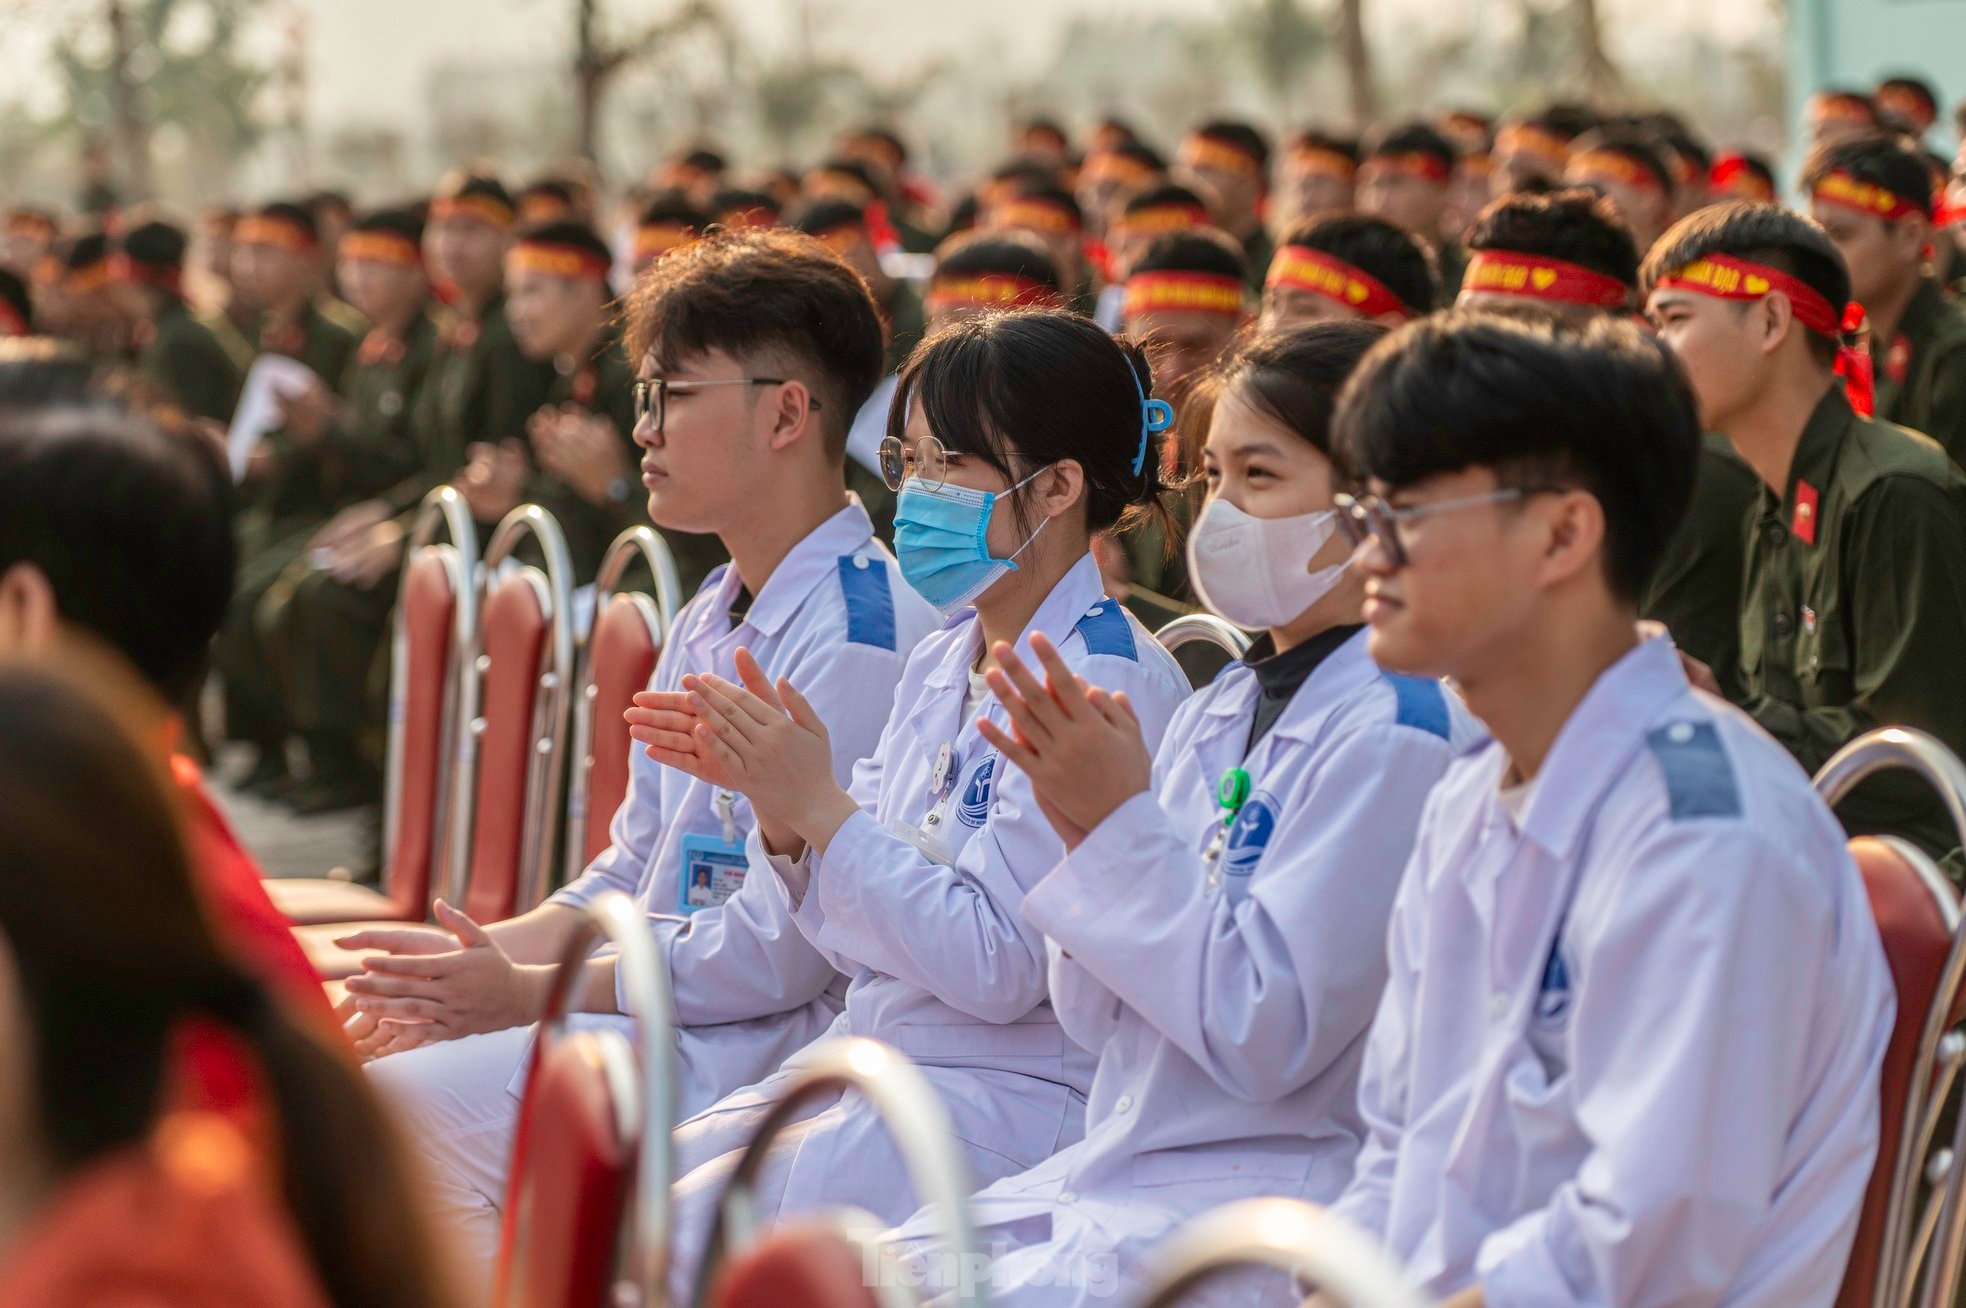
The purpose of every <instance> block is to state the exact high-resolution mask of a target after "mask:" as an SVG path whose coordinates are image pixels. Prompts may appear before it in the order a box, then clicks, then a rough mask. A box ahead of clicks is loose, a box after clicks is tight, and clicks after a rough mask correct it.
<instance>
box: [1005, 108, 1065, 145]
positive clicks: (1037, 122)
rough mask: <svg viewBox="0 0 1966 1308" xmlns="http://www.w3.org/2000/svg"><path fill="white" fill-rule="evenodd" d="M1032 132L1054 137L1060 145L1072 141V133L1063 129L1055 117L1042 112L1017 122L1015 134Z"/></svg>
mask: <svg viewBox="0 0 1966 1308" xmlns="http://www.w3.org/2000/svg"><path fill="white" fill-rule="evenodd" d="M1034 132H1035V133H1036V134H1038V135H1040V136H1053V137H1056V138H1057V139H1058V141H1059V143H1060V144H1061V145H1070V144H1071V143H1072V135H1071V133H1070V132H1067V131H1066V130H1065V127H1064V125H1063V124H1062V123H1060V122H1059V121H1058V120H1057V119H1056V118H1051V117H1047V116H1046V115H1044V114H1038V115H1035V116H1034V117H1030V118H1026V119H1024V120H1023V121H1022V122H1020V123H1018V124H1017V134H1018V135H1019V136H1029V135H1031V134H1032V133H1034Z"/></svg>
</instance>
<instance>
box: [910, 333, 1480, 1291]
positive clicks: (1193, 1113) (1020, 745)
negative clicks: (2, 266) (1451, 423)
mask: <svg viewBox="0 0 1966 1308" xmlns="http://www.w3.org/2000/svg"><path fill="white" fill-rule="evenodd" d="M1384 334H1385V329H1384V328H1382V327H1378V326H1374V325H1370V324H1365V323H1325V324H1318V325H1313V326H1307V327H1301V328H1296V329H1293V330H1290V331H1287V332H1284V333H1281V334H1277V335H1271V336H1266V337H1259V338H1257V339H1256V340H1254V341H1253V342H1250V343H1247V344H1244V345H1243V346H1241V347H1240V348H1239V349H1237V350H1235V351H1234V352H1233V353H1232V354H1231V355H1230V356H1229V357H1228V358H1227V359H1226V360H1225V361H1224V362H1223V363H1222V364H1220V365H1219V367H1218V369H1217V371H1216V372H1215V374H1214V376H1213V377H1212V378H1211V379H1210V380H1209V382H1208V385H1209V387H1210V391H1211V395H1212V399H1213V412H1212V418H1211V421H1210V425H1209V429H1208V434H1207V441H1206V443H1205V444H1204V446H1203V447H1202V458H1203V467H1204V469H1205V474H1206V477H1207V487H1208V496H1207V499H1206V501H1205V502H1204V504H1203V508H1202V512H1201V515H1200V517H1199V518H1198V519H1197V521H1196V524H1195V529H1194V533H1193V535H1192V536H1191V537H1190V543H1189V555H1188V557H1189V563H1190V566H1191V569H1192V574H1191V575H1192V576H1193V578H1194V580H1195V583H1196V586H1197V588H1198V589H1199V591H1200V592H1201V594H1203V595H1204V596H1206V597H1207V599H1208V601H1209V603H1210V605H1211V606H1212V607H1214V608H1215V609H1216V610H1217V611H1218V612H1220V613H1221V614H1222V615H1223V616H1225V617H1227V618H1229V619H1230V620H1231V621H1233V622H1235V623H1237V624H1238V625H1240V626H1243V627H1248V628H1253V629H1257V630H1259V631H1260V632H1261V634H1260V635H1259V636H1258V638H1257V640H1256V643H1255V645H1254V646H1253V647H1252V648H1251V650H1250V652H1249V655H1248V657H1247V659H1246V660H1245V662H1244V663H1243V664H1240V665H1231V667H1230V668H1229V670H1227V671H1225V672H1224V673H1223V674H1222V675H1221V676H1220V677H1219V678H1218V679H1217V680H1216V681H1215V682H1214V683H1213V684H1212V685H1210V686H1209V687H1208V688H1207V689H1206V690H1204V691H1202V692H1201V693H1200V694H1198V695H1196V696H1195V697H1194V698H1193V699H1191V700H1190V701H1189V702H1188V703H1187V704H1186V705H1184V706H1183V707H1182V709H1181V711H1180V712H1179V713H1178V714H1176V715H1175V719H1174V723H1173V725H1172V726H1170V727H1169V728H1168V731H1167V734H1166V735H1165V737H1164V738H1162V739H1161V741H1160V745H1159V750H1158V753H1156V752H1154V749H1153V745H1154V741H1153V737H1152V735H1151V734H1148V735H1144V736H1143V734H1142V733H1141V731H1140V730H1139V728H1138V726H1137V725H1136V723H1135V717H1136V714H1135V713H1133V712H1131V711H1129V706H1128V703H1127V701H1128V699H1129V698H1130V695H1128V694H1121V693H1115V692H1113V691H1111V690H1109V688H1105V687H1103V686H1099V685H1097V684H1095V685H1094V686H1093V687H1090V688H1086V689H1084V690H1081V688H1080V687H1079V686H1078V685H1077V684H1076V681H1077V678H1078V676H1080V675H1086V679H1087V680H1089V681H1091V682H1094V683H1097V682H1098V676H1097V674H1096V673H1092V674H1081V673H1079V672H1078V671H1077V669H1075V668H1074V667H1073V666H1072V661H1071V660H1070V659H1069V658H1064V659H1061V658H1060V657H1059V651H1058V650H1055V649H1053V648H1052V647H1051V646H1050V645H1048V644H1046V643H1045V642H1044V641H1042V640H1032V641H1031V642H1030V644H1031V646H1032V647H1033V648H1034V649H1035V650H1036V652H1037V654H1038V662H1039V665H1040V666H1038V667H1035V668H1034V667H1032V666H1031V665H1030V663H1029V661H1028V660H1026V659H1024V658H1022V657H1021V655H1020V654H1019V653H1016V652H1013V651H1011V650H1009V649H1002V650H999V651H998V657H999V661H1000V665H1001V666H1000V668H999V670H997V671H994V672H992V673H991V674H990V678H989V684H990V688H991V689H992V691H994V692H995V694H996V696H997V697H998V698H999V699H1000V700H1001V701H1002V704H1003V706H1004V709H1005V711H1006V713H1007V715H1008V718H1009V721H1008V723H1004V722H1003V719H1002V718H1000V717H997V716H995V715H993V716H992V717H991V719H990V721H989V722H987V723H985V724H984V727H983V737H984V739H985V740H986V741H988V742H989V743H990V744H992V745H994V746H996V747H997V748H998V749H999V750H1000V751H1001V752H1002V754H1003V757H1004V760H1005V762H1006V764H1007V765H1008V767H1009V776H1008V777H1006V779H1005V784H1006V785H1010V784H1011V780H1010V778H1014V777H1022V778H1024V779H1025V784H1027V785H1029V786H1030V787H1031V793H1032V795H1033V797H1034V798H1035V800H1036V802H1037V804H1038V805H1039V807H1040V808H1041V810H1042V811H1043V812H1044V813H1045V815H1046V817H1047V819H1048V820H1049V821H1050V822H1051V823H1052V825H1053V827H1054V829H1055V830H1056V831H1057V832H1058V833H1059V836H1060V839H1061V841H1062V843H1063V844H1064V845H1065V847H1066V851H1067V852H1066V855H1065V857H1064V858H1063V859H1062V860H1061V861H1059V862H1058V863H1057V864H1056V865H1055V866H1054V867H1052V868H1050V869H1048V870H1047V871H1046V872H1045V874H1044V875H1043V876H1042V877H1041V878H1040V879H1039V880H1038V881H1037V882H1036V883H1035V884H1034V885H1032V886H1031V887H1030V889H1029V890H1028V892H1027V893H1026V895H1025V897H1024V901H1023V907H1022V910H1021V916H1022V918H1023V920H1024V922H1025V923H1027V924H1029V925H1032V926H1035V927H1037V928H1039V929H1041V930H1042V931H1043V932H1044V934H1045V937H1046V940H1047V948H1048V953H1049V958H1050V986H1051V989H1050V993H1051V997H1052V1003H1053V1005H1054V1006H1055V1009H1056V1012H1057V1015H1058V1020H1059V1022H1060V1024H1061V1025H1063V1027H1064V1028H1065V1031H1066V1033H1067V1034H1069V1035H1070V1036H1071V1037H1072V1038H1073V1040H1075V1041H1076V1042H1077V1043H1078V1044H1079V1045H1081V1046H1082V1047H1084V1048H1086V1049H1088V1050H1091V1051H1094V1052H1095V1053H1096V1054H1097V1055H1098V1070H1097V1072H1096V1073H1095V1075H1094V1077H1093V1082H1092V1094H1091V1096H1090V1100H1089V1103H1088V1105H1087V1109H1086V1136H1085V1139H1084V1140H1083V1141H1082V1142H1081V1143H1079V1144H1077V1145H1075V1146H1073V1147H1071V1148H1068V1149H1065V1150H1063V1151H1061V1152H1060V1153H1058V1154H1057V1155H1056V1156H1054V1157H1052V1158H1050V1159H1048V1160H1047V1161H1045V1162H1043V1163H1041V1164H1039V1165H1038V1166H1037V1167H1035V1168H1032V1169H1030V1170H1029V1171H1026V1172H1024V1173H1023V1174H1021V1175H1019V1176H1015V1177H1010V1178H1007V1179H1005V1180H1002V1181H999V1182H997V1183H996V1184H994V1185H991V1186H990V1187H989V1188H987V1189H985V1190H984V1191H983V1192H982V1193H981V1194H980V1195H978V1196H977V1198H976V1199H975V1201H974V1208H975V1214H976V1218H977V1221H978V1224H979V1226H981V1227H982V1228H983V1230H982V1240H983V1243H984V1245H985V1246H986V1247H992V1248H1000V1249H1004V1250H1007V1252H1005V1253H1003V1254H1002V1255H1001V1256H1000V1260H999V1264H998V1266H997V1267H996V1268H995V1269H994V1271H993V1274H992V1280H991V1284H992V1286H993V1288H995V1291H996V1293H995V1295H994V1298H995V1299H996V1300H997V1301H999V1302H1008V1303H1012V1304H1039V1303H1041V1304H1044V1305H1046V1306H1047V1308H1051V1306H1053V1305H1061V1304H1078V1303H1091V1302H1094V1301H1105V1300H1106V1297H1107V1296H1112V1295H1114V1294H1116V1293H1117V1294H1118V1295H1119V1296H1120V1299H1121V1301H1124V1300H1125V1299H1126V1298H1128V1297H1138V1295H1139V1294H1140V1293H1141V1287H1140V1285H1139V1284H1138V1278H1139V1276H1140V1273H1141V1270H1142V1268H1143V1265H1144V1264H1145V1262H1146V1260H1147V1251H1148V1250H1149V1248H1150V1247H1151V1246H1152V1245H1153V1244H1154V1243H1155V1242H1156V1241H1158V1240H1159V1239H1161V1238H1162V1237H1163V1236H1164V1235H1165V1234H1166V1233H1167V1231H1169V1230H1170V1229H1171V1228H1172V1227H1173V1226H1175V1225H1176V1224H1178V1223H1179V1222H1181V1221H1183V1220H1184V1219H1186V1218H1188V1217H1190V1216H1192V1215H1194V1214H1196V1213H1199V1212H1201V1211H1202V1210H1204V1209H1207V1208H1211V1207H1214V1206H1216V1205H1219V1204H1223V1203H1227V1202H1230V1201H1232V1200H1235V1199H1241V1198H1247V1197H1251V1196H1255V1195H1287V1196H1291V1197H1294V1198H1302V1199H1306V1200H1310V1201H1313V1202H1318V1203H1323V1202H1328V1201H1329V1200H1331V1199H1333V1198H1335V1197H1336V1196H1337V1194H1338V1192H1339V1191H1340V1190H1341V1189H1342V1188H1343V1186H1344V1185H1345V1182H1346V1181H1347V1180H1348V1179H1349V1177H1350V1175H1351V1171H1352V1163H1353V1160H1354V1158H1355V1157H1356V1155H1357V1153H1358V1148H1359V1144H1360V1140H1361V1138H1362V1136H1363V1131H1364V1124H1363V1123H1362V1122H1361V1121H1360V1120H1359V1117H1358V1111H1357V1108H1356V1102H1357V1091H1358V1084H1357V1083H1358V1072H1359V1065H1360V1059H1361V1056H1362V1053H1363V1050H1364V1045H1365V1039H1364V1037H1365V1032H1366V1028H1367V1026H1368V1025H1369V1023H1370V1022H1371V1020H1372V1015H1373V1013H1374V1011H1375V1009H1376V1008H1377V1006H1378V999H1379V992H1380V988H1381V987H1382V986H1383V984H1384V982H1385V977H1386V963H1385V942H1386V924H1387V921H1388V918H1389V916H1390V914H1391V910H1392V905H1393V898H1394V894H1395V891H1396V889H1397V887H1398V885H1399V881H1400V873H1401V871H1402V869H1403V868H1404V866H1405V864H1406V860H1407V856H1408V854H1409V852H1410V851H1411V848H1412V845H1413V841H1414V835H1415V832H1416V831H1417V829H1418V827H1419V822H1420V812H1421V808H1422V806H1423V804H1424V802H1425V800H1426V796H1427V793H1428V791H1429V790H1430V789H1431V788H1432V787H1433V785H1434V782H1435V781H1436V780H1437V779H1438V778H1439V777H1440V776H1441V774H1442V772H1443V771H1445V769H1446V767H1447V765H1448V763H1449V761H1450V760H1451V759H1452V758H1453V757H1454V755H1455V754H1456V752H1457V751H1458V750H1459V749H1460V748H1461V747H1463V746H1464V745H1466V744H1468V743H1470V742H1471V741H1472V739H1473V738H1474V735H1475V732H1474V728H1473V727H1472V726H1471V720H1470V719H1469V718H1468V717H1467V716H1466V715H1465V714H1464V713H1463V712H1462V711H1461V709H1460V708H1459V706H1458V705H1457V704H1456V703H1455V701H1454V700H1452V699H1451V698H1450V697H1449V696H1448V695H1447V694H1445V693H1444V691H1443V690H1442V688H1441V686H1440V685H1439V684H1438V683H1436V682H1431V681H1415V680H1409V679H1405V678H1395V677H1389V676H1387V675H1386V674H1384V673H1382V672H1381V671H1380V670H1379V669H1378V668H1377V667H1376V666H1375V665H1374V664H1373V662H1372V660H1371V659H1370V658H1369V657H1368V656H1367V654H1366V638H1365V634H1364V632H1363V630H1362V628H1361V626H1360V624H1359V608H1360V604H1361V600H1362V597H1363V585H1362V583H1361V581H1360V580H1359V579H1358V578H1357V577H1356V576H1355V575H1354V574H1353V573H1352V572H1351V571H1350V570H1349V569H1348V567H1347V566H1346V563H1347V556H1348V553H1349V551H1348V550H1347V548H1346V546H1345V545H1344V543H1343V538H1342V537H1341V536H1340V535H1339V533H1338V532H1337V531H1336V530H1335V514H1334V506H1333V495H1334V493H1335V492H1338V491H1341V490H1343V489H1345V481H1344V479H1343V477H1342V475H1341V473H1340V472H1339V471H1338V470H1337V468H1336V467H1335V466H1334V465H1333V462H1332V460H1331V457H1330V455H1329V453H1328V444H1327V429H1328V426H1329V423H1330V419H1331V412H1332V408H1333V404H1334V401H1335V399H1336V396H1337V393H1338V390H1339V388H1340V386H1341V385H1342V384H1343V382H1344V380H1345V378H1346V376H1347V375H1348V374H1349V373H1350V372H1351V370H1352V368H1353V367H1354V365H1356V364H1357V362H1358V361H1359V359H1360V358H1361V357H1362V356H1363V355H1364V354H1365V352H1366V350H1367V349H1368V348H1369V347H1370V346H1371V345H1372V344H1373V343H1374V342H1375V341H1376V340H1377V339H1378V338H1379V337H1381V336H1383V335H1384ZM934 1222H935V1218H934V1215H933V1214H932V1213H928V1212H924V1213H921V1214H918V1215H917V1216H916V1217H914V1218H911V1219H910V1220H909V1221H908V1222H906V1223H904V1224H903V1225H902V1227H901V1228H900V1229H899V1230H898V1231H897V1232H895V1233H894V1235H895V1238H896V1240H897V1241H898V1242H899V1243H900V1245H901V1247H902V1249H903V1251H904V1253H905V1254H907V1255H909V1256H912V1257H918V1256H920V1254H921V1253H922V1252H923V1251H924V1250H925V1247H926V1246H925V1245H923V1244H921V1243H919V1242H921V1241H923V1240H924V1239H925V1237H928V1236H930V1235H932V1233H933V1231H934V1229H935V1226H934ZM925 1266H927V1267H932V1264H926V1265H925ZM1256 1276H1257V1274H1251V1278H1256ZM1272 1280H1274V1282H1275V1283H1274V1284H1270V1283H1269V1282H1270V1281H1272ZM1261 1281H1262V1283H1260V1284H1259V1283H1253V1279H1244V1278H1240V1277H1228V1278H1217V1279H1216V1280H1215V1281H1212V1282H1211V1283H1210V1285H1209V1287H1208V1289H1209V1293H1210V1294H1211V1295H1214V1296H1219V1297H1217V1298H1211V1299H1210V1300H1209V1302H1222V1303H1235V1304H1250V1303H1256V1302H1262V1301H1266V1298H1267V1296H1269V1295H1270V1294H1274V1295H1275V1296H1277V1297H1278V1298H1279V1300H1280V1301H1283V1302H1289V1303H1295V1302H1296V1301H1297V1297H1296V1296H1291V1295H1290V1294H1289V1292H1288V1286H1287V1285H1285V1284H1284V1283H1283V1280H1282V1278H1281V1277H1275V1278H1261Z"/></svg>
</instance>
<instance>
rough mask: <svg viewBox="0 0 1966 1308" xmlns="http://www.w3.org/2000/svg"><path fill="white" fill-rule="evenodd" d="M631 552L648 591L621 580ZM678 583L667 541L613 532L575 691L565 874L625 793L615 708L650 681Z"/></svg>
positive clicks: (595, 844)
mask: <svg viewBox="0 0 1966 1308" xmlns="http://www.w3.org/2000/svg"><path fill="white" fill-rule="evenodd" d="M637 559H640V560H642V561H644V562H645V563H646V564H647V566H648V570H649V573H650V575H651V576H653V577H654V579H655V594H654V596H653V597H650V596H649V595H647V594H645V593H643V592H640V591H627V590H623V589H622V588H621V582H622V577H623V575H624V574H625V573H626V572H627V570H628V568H629V567H630V565H632V564H633V563H634V562H635V561H636V560H637ZM681 593H682V585H681V583H680V582H679V581H678V580H677V578H676V562H675V559H674V558H673V557H672V556H671V555H670V553H669V546H668V545H667V544H665V543H664V541H663V539H662V538H661V537H660V536H658V535H656V534H655V533H654V532H653V531H651V530H649V529H648V528H647V527H631V528H630V529H629V530H627V531H625V532H623V533H621V535H620V536H618V537H616V538H615V542H614V544H613V545H612V546H610V547H609V549H608V552H607V555H606V557H605V558H603V559H602V560H601V570H600V572H599V573H598V574H597V575H596V576H595V578H594V628H593V630H592V631H591V632H589V633H588V636H587V641H586V644H585V645H583V646H582V647H581V653H580V672H579V675H578V677H577V678H576V679H575V681H574V694H573V780H572V782H571V783H570V785H569V786H568V789H567V826H566V846H567V853H566V869H565V875H566V879H567V880H569V881H571V880H572V879H573V878H575V877H576V876H579V875H580V873H581V871H582V870H583V869H584V868H585V867H586V866H587V865H588V864H589V863H591V862H593V860H594V858H595V856H596V855H598V854H599V853H600V852H601V851H602V850H604V849H606V848H607V846H608V823H609V822H610V821H612V820H613V818H614V813H615V810H616V809H618V808H620V807H621V801H622V800H623V799H625V798H627V795H628V762H629V758H630V752H629V751H630V750H631V749H633V747H634V742H633V741H631V740H630V739H629V737H628V724H627V723H626V722H624V721H623V720H622V717H621V715H622V714H623V713H624V712H626V711H627V709H628V707H629V704H630V701H631V700H632V699H633V698H634V695H635V693H636V692H637V691H640V690H645V689H647V687H648V683H649V679H650V678H651V677H652V676H654V675H655V662H656V660H657V659H658V658H660V657H661V654H662V646H663V643H664V642H665V641H667V640H668V638H669V627H670V624H672V623H673V622H674V621H675V620H676V611H677V608H678V607H679V605H680V603H681Z"/></svg>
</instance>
